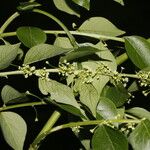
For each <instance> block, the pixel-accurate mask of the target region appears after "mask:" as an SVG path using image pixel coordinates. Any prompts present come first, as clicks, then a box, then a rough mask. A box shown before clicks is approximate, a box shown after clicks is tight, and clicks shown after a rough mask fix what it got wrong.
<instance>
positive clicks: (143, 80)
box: [137, 70, 150, 87]
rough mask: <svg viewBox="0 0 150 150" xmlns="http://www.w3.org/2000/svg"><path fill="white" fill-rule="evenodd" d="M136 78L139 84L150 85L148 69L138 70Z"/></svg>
mask: <svg viewBox="0 0 150 150" xmlns="http://www.w3.org/2000/svg"><path fill="white" fill-rule="evenodd" d="M137 76H138V78H139V79H140V81H139V83H140V86H143V87H147V86H150V71H142V70H141V71H139V72H138V73H137Z"/></svg>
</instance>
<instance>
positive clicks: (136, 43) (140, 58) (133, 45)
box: [125, 36, 150, 69]
mask: <svg viewBox="0 0 150 150" xmlns="http://www.w3.org/2000/svg"><path fill="white" fill-rule="evenodd" d="M125 48H126V51H127V54H128V56H129V58H130V59H131V61H132V62H133V63H134V65H136V66H137V67H138V68H140V69H143V68H146V67H148V66H150V59H149V58H150V43H149V42H148V41H147V40H146V39H144V38H143V37H140V36H129V37H126V38H125Z"/></svg>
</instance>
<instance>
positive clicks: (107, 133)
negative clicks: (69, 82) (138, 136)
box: [92, 125, 128, 150]
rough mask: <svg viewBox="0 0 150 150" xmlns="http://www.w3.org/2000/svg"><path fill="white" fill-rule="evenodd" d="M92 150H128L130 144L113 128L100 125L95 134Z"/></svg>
mask: <svg viewBox="0 0 150 150" xmlns="http://www.w3.org/2000/svg"><path fill="white" fill-rule="evenodd" d="M92 148H93V149H94V150H99V149H101V150H106V149H113V150H121V149H123V150H128V142H127V139H126V137H125V136H124V135H123V134H122V133H121V132H119V131H117V130H115V129H112V128H111V127H108V126H105V125H100V126H99V127H97V129H96V130H95V132H94V135H93V138H92Z"/></svg>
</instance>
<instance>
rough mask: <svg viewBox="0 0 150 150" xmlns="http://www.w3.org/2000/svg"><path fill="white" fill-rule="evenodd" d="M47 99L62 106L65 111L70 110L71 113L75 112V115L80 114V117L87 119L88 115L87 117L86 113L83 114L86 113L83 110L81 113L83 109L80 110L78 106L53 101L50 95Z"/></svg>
mask: <svg viewBox="0 0 150 150" xmlns="http://www.w3.org/2000/svg"><path fill="white" fill-rule="evenodd" d="M47 100H48V101H49V102H50V103H52V104H54V105H56V106H58V107H60V108H61V109H63V110H65V111H67V112H69V113H71V114H73V115H75V116H78V117H81V118H83V119H86V117H85V116H86V115H83V114H84V113H83V112H82V113H81V109H80V110H79V109H78V108H76V107H74V106H71V105H67V104H62V103H57V102H55V101H52V100H51V98H50V97H48V98H47Z"/></svg>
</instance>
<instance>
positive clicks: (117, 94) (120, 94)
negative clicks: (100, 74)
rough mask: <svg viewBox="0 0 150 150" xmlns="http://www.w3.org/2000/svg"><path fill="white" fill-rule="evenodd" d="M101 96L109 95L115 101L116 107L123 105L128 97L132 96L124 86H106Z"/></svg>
mask: <svg viewBox="0 0 150 150" xmlns="http://www.w3.org/2000/svg"><path fill="white" fill-rule="evenodd" d="M101 96H103V97H107V98H108V99H110V100H111V101H113V103H114V104H115V105H116V107H120V106H122V105H123V104H124V103H125V102H127V101H128V98H129V97H130V95H129V94H128V91H127V90H126V89H125V88H124V87H123V86H122V87H118V86H116V87H110V86H105V88H104V89H103V92H102V94H101Z"/></svg>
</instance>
